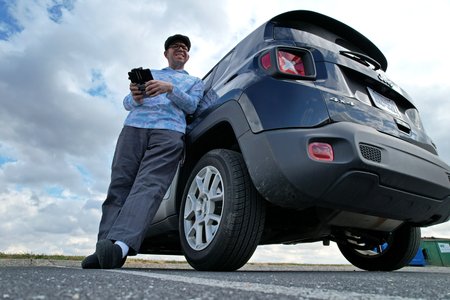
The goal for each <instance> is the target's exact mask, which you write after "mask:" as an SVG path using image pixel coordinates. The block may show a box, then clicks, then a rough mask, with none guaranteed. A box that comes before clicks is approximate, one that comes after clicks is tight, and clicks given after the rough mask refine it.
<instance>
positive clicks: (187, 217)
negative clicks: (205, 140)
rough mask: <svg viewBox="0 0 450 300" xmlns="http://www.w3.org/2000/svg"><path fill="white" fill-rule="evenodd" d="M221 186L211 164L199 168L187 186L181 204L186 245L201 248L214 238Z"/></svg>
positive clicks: (221, 208) (196, 248)
mask: <svg viewBox="0 0 450 300" xmlns="http://www.w3.org/2000/svg"><path fill="white" fill-rule="evenodd" d="M224 196H225V194H224V186H223V180H222V176H221V174H220V172H219V171H218V170H217V169H216V168H215V167H213V166H206V167H204V168H203V169H201V170H200V171H199V172H198V173H197V175H196V176H195V178H194V180H192V183H191V185H190V187H189V192H188V194H187V196H186V197H187V199H186V204H185V207H184V234H185V237H186V241H187V242H188V244H189V246H190V247H191V248H192V249H194V250H197V251H199V250H203V249H205V248H206V247H208V246H209V245H210V244H211V242H212V241H213V239H214V237H215V236H216V234H217V231H218V229H219V225H220V221H221V219H222V214H223V205H224Z"/></svg>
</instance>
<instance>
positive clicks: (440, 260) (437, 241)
mask: <svg viewBox="0 0 450 300" xmlns="http://www.w3.org/2000/svg"><path fill="white" fill-rule="evenodd" d="M421 246H422V252H423V255H424V257H425V260H426V262H427V265H431V266H444V267H450V239H444V238H422V242H421Z"/></svg>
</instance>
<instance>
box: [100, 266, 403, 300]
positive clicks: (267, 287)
mask: <svg viewBox="0 0 450 300" xmlns="http://www.w3.org/2000/svg"><path fill="white" fill-rule="evenodd" d="M108 271H110V272H117V273H124V274H129V275H135V276H142V277H149V278H154V279H161V280H170V281H175V282H183V283H188V284H197V285H205V286H210V287H220V288H227V289H235V290H241V291H247V292H259V293H266V294H278V295H284V296H296V297H299V298H314V299H383V300H394V299H398V300H400V299H401V300H405V299H412V298H404V297H399V296H387V295H377V294H364V293H356V292H343V291H335V290H324V289H313V288H302V287H288V286H282V285H274V284H262V283H254V282H241V281H228V280H216V279H208V278H200V277H192V276H190V277H187V276H179V275H168V274H167V275H166V274H159V273H151V272H141V271H128V270H123V269H122V270H108Z"/></svg>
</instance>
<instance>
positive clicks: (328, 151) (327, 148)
mask: <svg viewBox="0 0 450 300" xmlns="http://www.w3.org/2000/svg"><path fill="white" fill-rule="evenodd" d="M308 154H309V157H311V158H312V159H314V160H319V161H333V160H334V152H333V147H332V146H331V145H330V144H328V143H317V142H314V143H311V144H309V145H308Z"/></svg>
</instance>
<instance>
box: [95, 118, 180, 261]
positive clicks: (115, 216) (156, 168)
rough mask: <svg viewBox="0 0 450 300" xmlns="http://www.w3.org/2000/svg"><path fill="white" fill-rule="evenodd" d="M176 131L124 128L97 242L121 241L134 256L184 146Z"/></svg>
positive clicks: (116, 151)
mask: <svg viewBox="0 0 450 300" xmlns="http://www.w3.org/2000/svg"><path fill="white" fill-rule="evenodd" d="M183 138H184V135H183V134H182V133H180V132H177V131H172V130H161V129H143V128H135V127H130V126H125V127H124V128H123V129H122V132H121V133H120V136H119V139H118V141H117V145H116V150H115V153H114V159H113V163H112V167H111V183H110V185H109V188H108V194H107V196H106V200H105V202H104V203H103V205H102V218H101V221H100V226H99V233H98V240H102V239H109V240H112V241H117V240H119V241H122V242H124V243H125V244H127V245H128V246H129V247H130V255H134V254H137V252H138V251H139V248H140V246H141V244H142V241H143V239H144V238H145V233H146V231H147V229H148V227H149V226H150V223H151V221H152V219H153V217H154V216H155V214H156V211H157V210H158V208H159V205H160V204H161V201H162V199H163V197H164V195H165V193H166V191H167V189H168V188H169V186H170V183H171V182H172V180H173V177H174V175H175V172H176V170H177V167H178V162H179V161H180V158H181V155H182V153H183V147H184V140H183Z"/></svg>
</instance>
